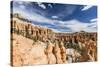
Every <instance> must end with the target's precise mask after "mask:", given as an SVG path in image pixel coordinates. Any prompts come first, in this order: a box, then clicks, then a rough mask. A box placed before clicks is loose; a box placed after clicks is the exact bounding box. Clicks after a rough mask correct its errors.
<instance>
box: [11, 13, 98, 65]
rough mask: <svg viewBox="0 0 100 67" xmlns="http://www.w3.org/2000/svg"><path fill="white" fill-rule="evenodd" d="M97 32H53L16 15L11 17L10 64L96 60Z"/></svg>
mask: <svg viewBox="0 0 100 67" xmlns="http://www.w3.org/2000/svg"><path fill="white" fill-rule="evenodd" d="M96 41H97V33H95V32H94V33H88V32H83V31H82V32H76V33H56V32H54V31H53V30H51V29H49V28H46V27H42V26H38V25H34V24H32V21H30V20H28V19H25V18H24V17H22V16H21V15H19V14H14V15H12V17H11V42H12V43H11V65H13V66H21V65H34V64H62V63H70V62H71V63H72V62H85V61H96V60H97V43H96Z"/></svg>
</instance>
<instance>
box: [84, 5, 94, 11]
mask: <svg viewBox="0 0 100 67" xmlns="http://www.w3.org/2000/svg"><path fill="white" fill-rule="evenodd" d="M91 7H93V6H92V5H88V6H84V7H83V9H82V11H85V10H88V9H90V8H91Z"/></svg>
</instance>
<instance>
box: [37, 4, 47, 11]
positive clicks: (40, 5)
mask: <svg viewBox="0 0 100 67" xmlns="http://www.w3.org/2000/svg"><path fill="white" fill-rule="evenodd" d="M37 4H38V6H39V7H41V8H43V9H46V6H45V5H44V4H42V3H40V2H38V3H37Z"/></svg>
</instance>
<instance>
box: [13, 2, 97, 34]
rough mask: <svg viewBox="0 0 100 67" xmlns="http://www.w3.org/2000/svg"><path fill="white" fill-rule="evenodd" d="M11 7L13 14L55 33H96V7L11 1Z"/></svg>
mask: <svg viewBox="0 0 100 67" xmlns="http://www.w3.org/2000/svg"><path fill="white" fill-rule="evenodd" d="M12 6H13V7H12V8H13V13H20V14H21V15H23V16H25V17H26V18H27V19H30V20H31V21H32V23H33V24H34V25H40V26H45V27H48V28H50V29H52V30H54V31H56V32H79V31H87V32H96V31H97V6H93V5H75V4H74V5H72V4H59V3H43V2H28V1H13V3H12Z"/></svg>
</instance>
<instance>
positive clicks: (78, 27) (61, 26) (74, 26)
mask: <svg viewBox="0 0 100 67" xmlns="http://www.w3.org/2000/svg"><path fill="white" fill-rule="evenodd" d="M19 13H21V14H23V15H24V16H25V17H26V18H28V19H30V20H32V21H35V22H39V23H41V24H42V23H43V24H44V23H49V25H45V26H46V27H48V28H51V29H52V30H54V31H56V32H79V31H87V32H96V31H97V23H96V22H92V23H84V22H80V21H78V20H76V19H72V20H70V21H59V20H52V19H48V18H46V17H44V16H42V15H39V14H36V13H33V14H32V15H30V14H27V13H23V12H21V11H20V12H19ZM92 21H93V20H92Z"/></svg>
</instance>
